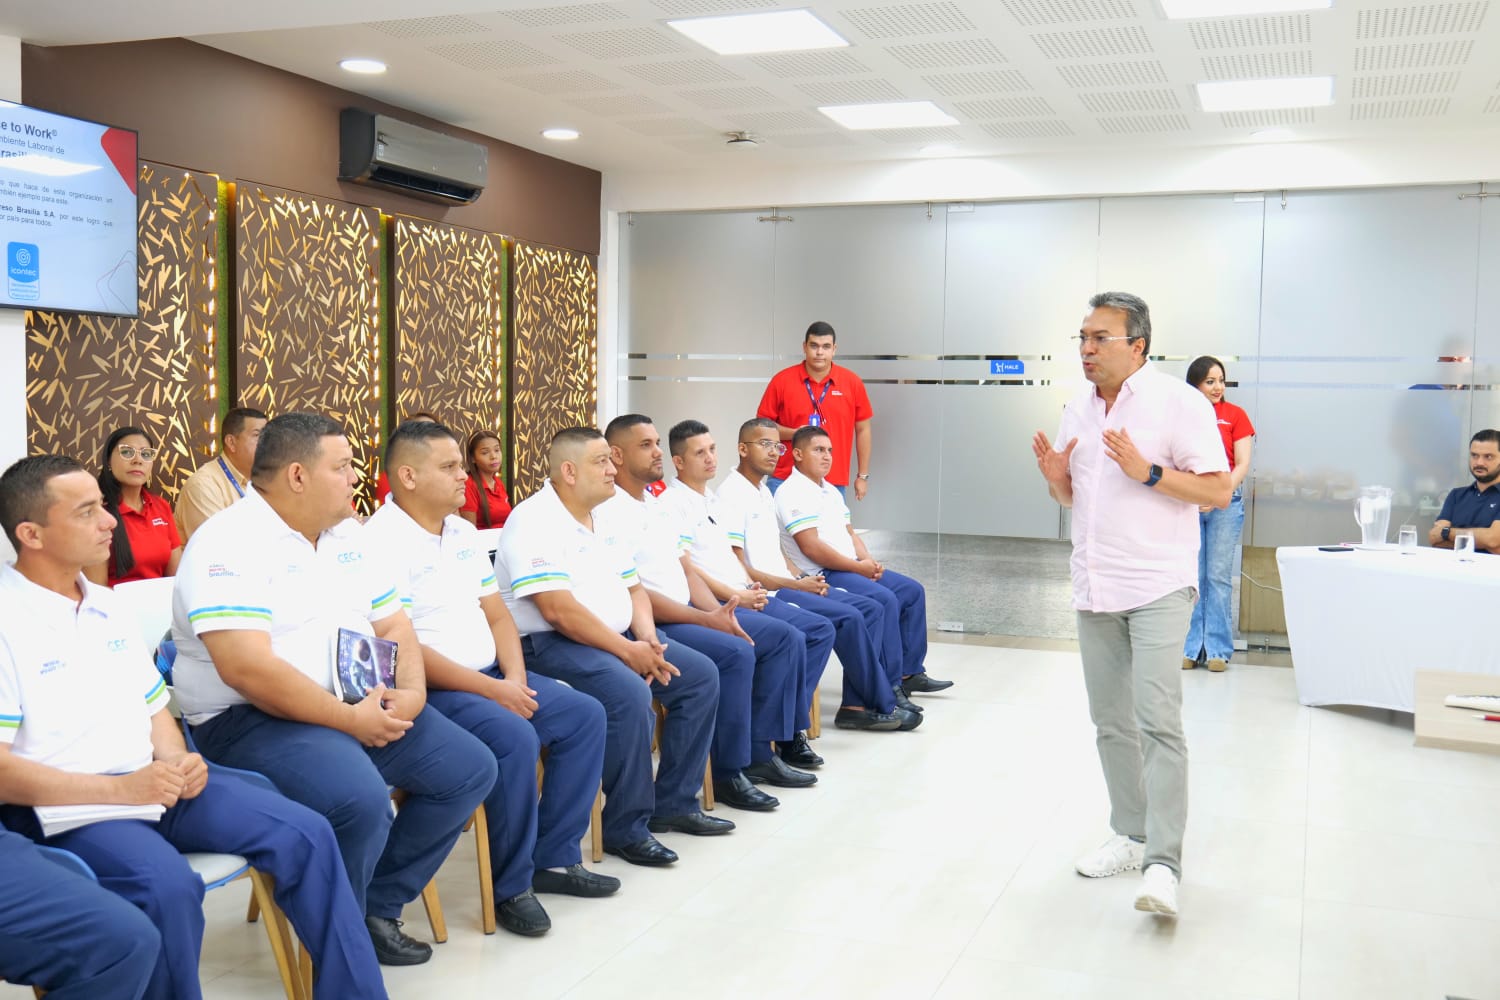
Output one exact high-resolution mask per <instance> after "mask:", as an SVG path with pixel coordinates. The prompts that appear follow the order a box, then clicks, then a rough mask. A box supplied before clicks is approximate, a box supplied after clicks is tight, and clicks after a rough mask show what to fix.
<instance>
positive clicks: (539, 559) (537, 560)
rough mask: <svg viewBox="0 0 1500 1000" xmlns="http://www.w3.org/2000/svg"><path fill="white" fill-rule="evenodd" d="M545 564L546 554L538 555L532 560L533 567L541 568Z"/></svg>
mask: <svg viewBox="0 0 1500 1000" xmlns="http://www.w3.org/2000/svg"><path fill="white" fill-rule="evenodd" d="M545 565H547V559H546V557H544V556H537V557H536V558H535V559H533V560H531V568H532V569H541V568H542V567H543V566H545Z"/></svg>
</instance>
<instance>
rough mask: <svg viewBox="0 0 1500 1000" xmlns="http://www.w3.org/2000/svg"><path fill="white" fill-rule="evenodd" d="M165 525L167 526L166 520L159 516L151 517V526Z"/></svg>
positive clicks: (162, 526) (160, 526) (161, 526)
mask: <svg viewBox="0 0 1500 1000" xmlns="http://www.w3.org/2000/svg"><path fill="white" fill-rule="evenodd" d="M166 526H167V522H166V521H163V520H162V519H161V518H159V517H153V518H152V519H151V527H153V528H165V527H166Z"/></svg>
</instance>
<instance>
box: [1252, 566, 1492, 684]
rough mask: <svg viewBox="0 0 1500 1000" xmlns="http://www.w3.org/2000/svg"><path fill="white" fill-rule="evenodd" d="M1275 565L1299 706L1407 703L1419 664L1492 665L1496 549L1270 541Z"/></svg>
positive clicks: (1475, 668)
mask: <svg viewBox="0 0 1500 1000" xmlns="http://www.w3.org/2000/svg"><path fill="white" fill-rule="evenodd" d="M1276 564H1277V566H1278V567H1279V568H1280V569H1281V590H1282V595H1281V596H1282V602H1283V605H1284V607H1285V610H1286V628H1287V635H1288V637H1289V639H1290V640H1291V644H1292V662H1293V664H1294V666H1295V669H1296V672H1297V699H1298V700H1299V701H1300V702H1302V704H1304V705H1368V706H1370V707H1372V708H1389V709H1395V710H1396V711H1400V712H1411V711H1413V710H1414V708H1415V703H1416V695H1415V685H1416V674H1417V671H1418V670H1458V671H1466V672H1472V673H1483V674H1500V647H1497V645H1496V641H1495V633H1494V625H1493V624H1492V623H1493V622H1494V620H1495V617H1496V610H1497V609H1500V555H1478V556H1475V557H1474V561H1473V562H1468V563H1461V562H1459V561H1458V559H1457V558H1456V557H1455V556H1454V555H1453V553H1452V552H1450V551H1448V550H1446V549H1429V548H1421V549H1418V550H1417V551H1416V552H1413V553H1411V554H1410V555H1402V554H1401V553H1400V552H1398V551H1397V550H1396V548H1395V547H1394V546H1392V547H1391V548H1390V549H1388V550H1382V551H1375V552H1367V551H1361V550H1358V549H1356V550H1354V551H1352V552H1323V551H1320V550H1319V549H1318V548H1317V547H1315V546H1312V547H1305V548H1282V549H1277V550H1276ZM1454 693H1455V694H1458V693H1462V692H1454Z"/></svg>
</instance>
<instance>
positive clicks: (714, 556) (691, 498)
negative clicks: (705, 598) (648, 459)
mask: <svg viewBox="0 0 1500 1000" xmlns="http://www.w3.org/2000/svg"><path fill="white" fill-rule="evenodd" d="M661 502H662V504H663V506H665V507H667V508H668V509H669V510H670V511H671V512H672V514H673V517H674V519H675V521H676V524H677V533H678V536H679V538H678V540H679V542H682V543H685V544H686V545H687V552H688V557H689V558H691V559H692V560H693V565H694V566H695V567H697V569H698V570H699V572H701V573H704V574H705V575H707V576H711V577H713V578H714V579H715V580H717V581H719V582H720V583H722V584H724V585H725V586H726V587H746V586H749V580H747V579H746V578H745V567H744V566H742V565H741V564H740V560H739V558H738V557H737V556H736V555H735V554H734V548H733V546H732V545H731V543H730V541H729V530H728V525H727V524H725V522H724V514H723V505H722V504H720V503H719V498H718V496H717V495H715V493H714V491H713V489H711V488H708V487H705V488H704V491H703V492H702V493H699V492H698V491H697V490H695V489H693V488H692V487H691V486H689V485H687V484H686V483H684V482H683V481H682V480H680V479H674V480H673V481H672V485H671V486H668V487H667V491H666V492H665V493H663V494H662V495H661Z"/></svg>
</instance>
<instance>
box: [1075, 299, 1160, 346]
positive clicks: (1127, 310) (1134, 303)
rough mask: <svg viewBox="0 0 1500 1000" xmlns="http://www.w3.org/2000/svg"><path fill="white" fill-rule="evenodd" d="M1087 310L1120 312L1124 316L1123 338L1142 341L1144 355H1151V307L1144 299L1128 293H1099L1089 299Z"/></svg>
mask: <svg viewBox="0 0 1500 1000" xmlns="http://www.w3.org/2000/svg"><path fill="white" fill-rule="evenodd" d="M1089 308H1090V309H1118V310H1120V311H1121V312H1122V313H1124V314H1125V336H1127V337H1129V338H1130V339H1131V340H1144V341H1145V342H1146V350H1145V353H1146V354H1150V353H1151V307H1150V306H1148V305H1146V300H1145V299H1143V298H1141V297H1140V296H1139V295H1131V294H1130V293H1129V292H1100V293H1099V294H1098V295H1095V296H1094V297H1093V298H1091V299H1089Z"/></svg>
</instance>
